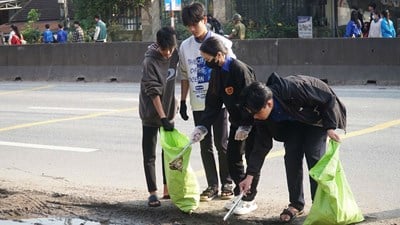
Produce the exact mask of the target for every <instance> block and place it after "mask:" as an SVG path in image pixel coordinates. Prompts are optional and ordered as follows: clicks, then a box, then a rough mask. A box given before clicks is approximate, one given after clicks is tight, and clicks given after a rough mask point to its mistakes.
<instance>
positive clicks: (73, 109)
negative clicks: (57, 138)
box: [28, 106, 118, 112]
mask: <svg viewBox="0 0 400 225" xmlns="http://www.w3.org/2000/svg"><path fill="white" fill-rule="evenodd" d="M28 109H40V110H64V111H95V112H99V111H103V112H117V111H118V110H116V109H98V108H66V107H46V106H32V107H28Z"/></svg>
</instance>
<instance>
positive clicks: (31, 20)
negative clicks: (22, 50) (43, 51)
mask: <svg viewBox="0 0 400 225" xmlns="http://www.w3.org/2000/svg"><path fill="white" fill-rule="evenodd" d="M39 18H40V13H39V11H38V10H37V9H31V10H30V11H29V13H28V17H27V19H28V23H27V25H26V27H25V29H24V30H23V31H22V35H23V36H24V39H25V41H27V43H30V44H32V43H38V42H39V40H40V31H39V29H38V28H37V27H35V26H34V24H35V23H36V22H37V21H38V20H39Z"/></svg>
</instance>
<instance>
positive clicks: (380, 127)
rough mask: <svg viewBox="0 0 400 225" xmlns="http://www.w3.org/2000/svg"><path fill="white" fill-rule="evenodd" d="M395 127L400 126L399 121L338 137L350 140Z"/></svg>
mask: <svg viewBox="0 0 400 225" xmlns="http://www.w3.org/2000/svg"><path fill="white" fill-rule="evenodd" d="M397 125H400V119H399V120H392V121H388V122H386V123H381V124H377V125H375V126H372V127H369V128H366V129H362V130H358V131H353V132H350V133H347V134H345V135H341V136H340V137H341V139H346V138H351V137H355V136H360V135H364V134H369V133H372V132H375V131H380V130H384V129H387V128H389V127H393V126H397Z"/></svg>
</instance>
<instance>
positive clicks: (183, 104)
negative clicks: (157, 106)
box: [179, 100, 189, 120]
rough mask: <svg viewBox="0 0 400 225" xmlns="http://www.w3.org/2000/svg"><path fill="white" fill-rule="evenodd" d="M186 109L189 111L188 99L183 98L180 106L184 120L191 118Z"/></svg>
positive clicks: (180, 112)
mask: <svg viewBox="0 0 400 225" xmlns="http://www.w3.org/2000/svg"><path fill="white" fill-rule="evenodd" d="M186 111H187V106H186V101H185V100H181V106H180V107H179V114H181V117H182V119H183V120H188V119H189V116H188V115H187V113H186Z"/></svg>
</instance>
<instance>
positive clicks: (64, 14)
mask: <svg viewBox="0 0 400 225" xmlns="http://www.w3.org/2000/svg"><path fill="white" fill-rule="evenodd" d="M58 4H59V5H60V20H61V21H62V23H63V24H64V27H67V28H69V18H68V0H58Z"/></svg>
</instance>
